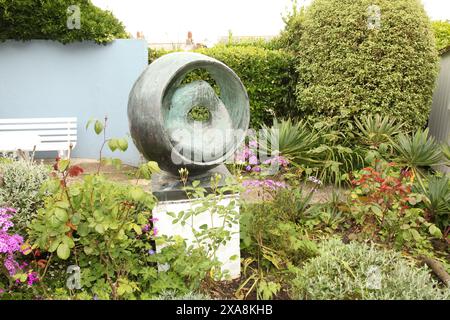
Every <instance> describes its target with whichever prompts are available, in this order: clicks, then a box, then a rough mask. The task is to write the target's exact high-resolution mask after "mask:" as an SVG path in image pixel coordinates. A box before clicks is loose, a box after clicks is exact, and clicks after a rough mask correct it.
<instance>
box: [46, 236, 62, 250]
mask: <svg viewBox="0 0 450 320" xmlns="http://www.w3.org/2000/svg"><path fill="white" fill-rule="evenodd" d="M60 243H61V240H59V239H57V240H54V241H53V242H52V243H51V244H50V247H49V248H48V252H55V251H56V249H58V246H59V244H60Z"/></svg>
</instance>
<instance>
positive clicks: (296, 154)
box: [259, 119, 320, 166]
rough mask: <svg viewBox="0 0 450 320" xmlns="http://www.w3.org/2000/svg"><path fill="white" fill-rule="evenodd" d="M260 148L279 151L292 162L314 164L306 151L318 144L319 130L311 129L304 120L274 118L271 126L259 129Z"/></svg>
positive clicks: (269, 152) (268, 152)
mask: <svg viewBox="0 0 450 320" xmlns="http://www.w3.org/2000/svg"><path fill="white" fill-rule="evenodd" d="M259 141H260V148H261V151H263V152H266V153H267V154H274V153H280V154H281V155H282V156H284V157H286V158H288V159H289V160H290V161H291V162H292V163H294V164H302V165H306V166H309V165H314V164H315V163H317V161H316V160H314V159H312V158H311V157H310V156H309V154H308V152H309V151H310V150H312V149H314V148H316V147H317V146H318V145H319V144H320V132H318V131H315V130H312V129H311V128H310V127H309V126H308V124H307V123H306V122H304V121H298V122H293V121H292V120H291V119H287V120H281V121H278V120H277V119H275V120H274V123H273V126H272V127H268V126H263V127H262V128H261V131H260V137H259Z"/></svg>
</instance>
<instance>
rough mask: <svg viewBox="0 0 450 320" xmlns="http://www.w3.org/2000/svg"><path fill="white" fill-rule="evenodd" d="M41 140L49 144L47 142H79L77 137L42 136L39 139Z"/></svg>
mask: <svg viewBox="0 0 450 320" xmlns="http://www.w3.org/2000/svg"><path fill="white" fill-rule="evenodd" d="M39 140H41V142H47V141H60V142H64V141H65V142H67V141H69V140H70V141H75V142H76V141H77V137H76V136H69V137H67V136H54V137H49V136H41V137H39Z"/></svg>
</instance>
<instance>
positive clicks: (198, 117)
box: [187, 106, 211, 122]
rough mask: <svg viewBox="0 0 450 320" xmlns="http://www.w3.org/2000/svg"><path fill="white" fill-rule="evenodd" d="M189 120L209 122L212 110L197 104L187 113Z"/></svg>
mask: <svg viewBox="0 0 450 320" xmlns="http://www.w3.org/2000/svg"><path fill="white" fill-rule="evenodd" d="M187 116H188V120H190V121H198V122H208V121H209V120H211V112H209V109H208V108H207V107H203V106H195V107H193V108H192V109H191V110H190V111H189V112H188V114H187Z"/></svg>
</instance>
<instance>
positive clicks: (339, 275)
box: [292, 239, 450, 300]
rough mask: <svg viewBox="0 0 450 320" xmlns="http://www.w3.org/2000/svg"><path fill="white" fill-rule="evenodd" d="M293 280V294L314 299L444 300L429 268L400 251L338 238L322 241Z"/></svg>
mask: <svg viewBox="0 0 450 320" xmlns="http://www.w3.org/2000/svg"><path fill="white" fill-rule="evenodd" d="M319 252H320V255H319V256H317V257H315V258H312V259H310V260H309V261H308V262H307V263H306V264H305V265H304V266H303V268H302V269H300V270H299V271H298V274H297V276H296V278H295V279H294V280H293V282H292V284H293V286H292V292H293V297H294V298H297V299H311V300H347V299H352V300H360V299H364V300H399V299H401V300H425V299H427V300H428V299H432V300H444V299H450V291H449V290H448V289H447V290H446V289H440V288H439V287H438V284H437V282H436V281H435V280H433V279H432V277H431V275H430V273H429V271H428V269H427V267H422V268H418V267H416V266H415V265H413V264H412V263H410V262H409V261H408V260H406V258H404V257H402V256H401V254H400V253H398V252H396V251H392V250H384V249H377V248H375V246H374V245H371V246H370V245H367V244H362V243H358V242H352V243H350V244H344V243H342V242H341V241H340V240H339V239H331V240H328V241H325V242H323V243H322V244H321V245H320V248H319Z"/></svg>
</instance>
